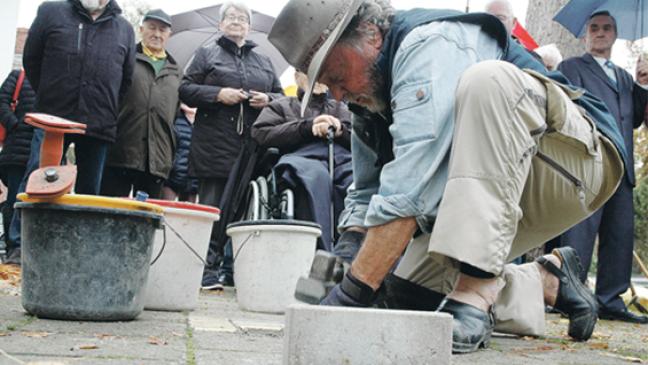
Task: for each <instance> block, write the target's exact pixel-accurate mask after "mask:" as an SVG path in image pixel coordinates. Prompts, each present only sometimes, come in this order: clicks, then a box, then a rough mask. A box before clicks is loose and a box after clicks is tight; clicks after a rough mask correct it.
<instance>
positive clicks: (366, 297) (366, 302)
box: [320, 271, 376, 307]
mask: <svg viewBox="0 0 648 365" xmlns="http://www.w3.org/2000/svg"><path fill="white" fill-rule="evenodd" d="M375 299H376V292H375V291H374V290H373V289H372V288H371V287H370V286H369V285H367V284H365V283H363V282H361V281H360V280H358V279H356V278H355V277H354V276H353V274H351V271H347V273H346V275H344V278H343V279H342V282H341V283H340V284H337V285H336V286H335V287H333V289H332V290H331V292H330V293H329V294H328V295H327V296H326V298H324V299H322V302H321V303H320V305H330V306H337V307H369V306H371V305H372V304H373V302H374V300H375Z"/></svg>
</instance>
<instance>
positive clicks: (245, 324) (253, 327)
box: [231, 319, 284, 334]
mask: <svg viewBox="0 0 648 365" xmlns="http://www.w3.org/2000/svg"><path fill="white" fill-rule="evenodd" d="M231 322H232V323H233V324H234V325H235V326H236V327H238V328H240V329H241V330H243V331H245V332H260V333H271V334H272V333H274V334H280V333H281V332H282V331H283V328H284V324H283V323H280V322H275V321H271V322H270V321H255V320H247V319H232V320H231Z"/></svg>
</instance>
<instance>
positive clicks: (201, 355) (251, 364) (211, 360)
mask: <svg viewBox="0 0 648 365" xmlns="http://www.w3.org/2000/svg"><path fill="white" fill-rule="evenodd" d="M196 364H197V365H214V364H223V365H225V364H227V365H280V364H281V353H250V352H237V351H225V350H212V351H206V350H201V351H197V352H196ZM331 365H333V364H331Z"/></svg>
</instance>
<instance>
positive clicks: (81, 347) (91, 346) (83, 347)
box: [77, 343, 99, 350]
mask: <svg viewBox="0 0 648 365" xmlns="http://www.w3.org/2000/svg"><path fill="white" fill-rule="evenodd" d="M98 348H99V346H97V345H95V344H93V343H88V344H85V345H79V346H77V349H79V350H96V349H98Z"/></svg>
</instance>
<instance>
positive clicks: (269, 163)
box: [243, 148, 295, 221]
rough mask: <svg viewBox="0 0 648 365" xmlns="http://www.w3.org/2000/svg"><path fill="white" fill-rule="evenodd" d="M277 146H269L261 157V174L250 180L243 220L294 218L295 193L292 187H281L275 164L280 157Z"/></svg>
mask: <svg viewBox="0 0 648 365" xmlns="http://www.w3.org/2000/svg"><path fill="white" fill-rule="evenodd" d="M280 157H281V156H280V153H279V150H278V149H277V148H269V149H268V150H267V151H266V152H265V154H264V155H263V157H262V158H261V162H260V166H262V168H261V170H262V171H269V172H268V173H267V174H261V175H260V176H258V177H257V178H256V179H252V180H251V181H250V182H249V189H248V193H247V197H246V199H245V200H244V201H245V204H246V209H245V213H244V214H243V220H253V221H255V220H268V219H294V218H295V195H294V193H293V191H292V190H291V189H287V188H281V187H280V186H279V185H280V184H279V183H278V181H277V175H276V174H275V168H274V165H275V164H276V163H277V161H278V160H279V158H280Z"/></svg>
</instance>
